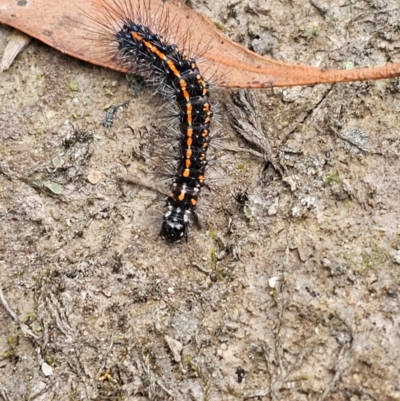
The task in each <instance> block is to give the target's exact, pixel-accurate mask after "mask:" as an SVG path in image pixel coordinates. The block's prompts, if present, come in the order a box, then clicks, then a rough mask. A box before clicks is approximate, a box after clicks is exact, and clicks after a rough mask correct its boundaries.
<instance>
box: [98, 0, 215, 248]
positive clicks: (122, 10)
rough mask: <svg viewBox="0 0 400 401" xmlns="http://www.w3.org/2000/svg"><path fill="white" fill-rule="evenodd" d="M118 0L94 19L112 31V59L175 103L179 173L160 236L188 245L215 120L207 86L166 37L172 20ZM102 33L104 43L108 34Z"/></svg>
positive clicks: (185, 53)
mask: <svg viewBox="0 0 400 401" xmlns="http://www.w3.org/2000/svg"><path fill="white" fill-rule="evenodd" d="M119 1H120V0H113V1H112V3H106V2H103V3H102V5H103V7H104V10H103V11H104V12H105V13H106V14H105V15H106V17H101V16H100V17H98V18H95V19H92V20H94V21H95V22H96V24H97V25H98V26H100V27H101V28H103V29H104V28H105V29H106V30H107V31H108V34H109V35H108V37H107V40H111V42H112V43H111V45H112V46H111V48H112V49H113V50H112V52H113V57H116V58H117V61H118V62H119V63H120V64H121V65H123V66H125V67H126V66H127V67H128V68H129V70H130V71H131V72H134V73H136V74H139V75H141V76H142V77H144V78H147V79H149V78H152V80H153V81H154V82H156V83H157V84H158V85H159V87H160V88H161V90H159V91H160V92H162V93H163V94H164V95H166V96H167V97H169V98H171V99H172V100H174V101H175V103H176V106H177V113H175V116H174V117H176V118H177V121H178V130H173V131H174V132H175V131H176V133H177V145H176V146H175V153H176V155H175V156H176V157H175V159H176V166H175V167H176V170H175V173H174V174H173V177H172V185H171V190H170V192H169V194H168V196H167V198H166V212H165V214H164V216H163V222H162V226H161V231H160V235H161V236H162V237H163V238H165V239H166V240H167V241H168V242H176V241H178V240H181V239H183V238H185V239H186V241H187V238H188V227H189V222H190V215H193V216H194V217H196V219H197V215H196V206H197V201H198V197H199V193H200V190H201V188H202V187H203V186H204V182H205V170H206V167H207V150H208V147H209V144H210V138H211V137H210V124H211V120H212V117H213V106H212V103H211V101H210V94H209V84H208V82H207V81H206V80H205V78H204V77H203V75H202V74H201V73H200V70H199V66H198V63H197V61H196V59H195V57H193V56H190V55H189V51H188V50H186V51H185V50H180V49H179V48H178V46H177V45H176V44H174V43H172V42H171V41H169V40H168V39H167V38H166V37H167V36H168V31H167V30H168V29H169V28H168V26H169V25H170V22H171V21H169V18H168V15H166V16H164V17H163V18H161V23H160V21H156V20H154V18H155V17H152V16H151V15H150V8H149V7H148V8H146V3H144V6H143V8H140V7H139V8H138V9H136V10H134V9H133V7H134V5H133V3H131V2H129V1H128V2H127V3H126V4H125V5H123V3H120V2H119ZM152 18H153V19H152ZM150 25H151V26H150ZM163 31H164V33H163ZM101 33H102V34H103V41H104V36H105V35H104V32H101ZM110 34H111V35H110Z"/></svg>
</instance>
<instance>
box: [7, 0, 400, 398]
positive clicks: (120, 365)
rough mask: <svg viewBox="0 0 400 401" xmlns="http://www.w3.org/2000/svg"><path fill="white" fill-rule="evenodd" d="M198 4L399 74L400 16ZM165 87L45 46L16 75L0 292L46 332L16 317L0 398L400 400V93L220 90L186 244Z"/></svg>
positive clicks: (19, 63)
mask: <svg viewBox="0 0 400 401" xmlns="http://www.w3.org/2000/svg"><path fill="white" fill-rule="evenodd" d="M193 7H194V8H195V9H196V10H197V11H199V12H203V13H206V14H207V15H208V16H209V17H210V18H211V19H212V20H213V21H215V22H217V23H218V25H219V26H220V28H221V29H223V30H224V32H225V33H226V35H228V36H229V37H231V38H232V39H233V40H236V41H239V42H240V43H242V44H243V45H244V46H247V47H249V48H251V49H253V50H255V51H257V52H259V53H261V54H264V55H267V56H271V57H273V58H275V59H278V60H283V61H287V62H293V63H302V64H309V65H314V66H320V67H325V68H351V67H352V66H354V67H368V66H376V65H381V64H384V63H386V62H389V61H393V60H396V59H397V61H398V60H399V51H400V22H399V21H400V8H399V4H398V0H385V1H384V0H365V1H362V0H340V1H339V0H335V1H328V0H310V1H308V0H307V1H306V0H286V1H282V0H269V1H264V0H259V1H242V2H240V1H238V2H230V3H229V4H228V5H227V4H226V3H225V2H224V1H221V2H217V1H215V2H214V1H213V2H211V1H209V2H195V1H193ZM9 31H10V30H9V28H8V27H5V26H2V27H0V46H1V52H2V51H3V49H4V46H5V37H6V35H7V34H8V32H9ZM153 92H154V89H152V88H151V87H146V86H145V85H143V84H142V83H141V82H140V81H138V80H135V79H130V80H129V81H128V80H127V78H126V77H125V76H124V75H122V74H119V73H116V72H112V71H107V70H105V69H101V68H98V67H94V66H92V65H89V64H86V63H83V62H80V61H78V60H75V59H72V58H70V57H67V56H64V55H62V54H61V53H59V52H57V51H56V50H53V49H51V48H48V47H46V46H45V45H42V44H41V43H39V42H37V41H32V42H31V44H30V45H29V47H27V48H26V49H25V50H24V51H23V53H22V54H20V55H19V57H18V58H17V59H16V61H15V62H14V64H13V66H12V67H11V69H10V70H8V71H7V72H4V73H3V74H2V75H1V76H0V104H1V107H0V141H1V142H0V154H1V158H0V217H1V226H0V238H1V240H0V267H1V268H0V283H1V286H2V289H3V292H4V297H5V298H6V299H7V301H8V303H9V305H10V307H11V308H13V309H14V310H15V311H16V313H17V315H18V316H19V318H20V319H21V321H22V322H24V323H25V324H26V326H25V328H29V329H30V330H31V335H29V334H24V333H23V332H22V331H21V327H20V326H19V325H18V324H17V323H16V322H15V321H14V320H13V319H12V318H11V316H10V314H9V313H8V312H7V311H6V309H5V308H3V307H0V322H1V324H0V355H1V356H2V357H1V361H0V372H1V376H0V383H1V384H0V395H1V397H2V398H3V399H4V401H17V400H37V401H38V400H40V401H47V400H60V401H61V400H130V401H133V400H138V401H139V400H140V401H141V400H143V401H144V400H179V401H180V400H182V401H186V400H188V401H192V400H196V401H200V400H210V401H211V400H226V401H230V400H351V401H357V400H399V399H400V299H399V290H398V289H399V287H400V275H399V274H398V271H399V269H400V202H399V200H400V185H399V176H400V158H399V156H400V129H399V127H400V117H399V113H398V111H399V109H400V80H399V79H394V80H382V81H376V82H363V83H355V84H342V85H341V84H337V85H319V86H315V87H296V88H285V89H266V90H260V91H253V92H238V91H229V90H224V89H214V90H213V92H212V95H213V98H214V99H215V101H218V102H219V104H220V111H219V115H220V123H217V124H216V125H215V126H214V131H215V132H218V133H219V135H218V136H219V138H218V139H216V140H215V141H214V142H213V143H212V144H213V145H214V146H213V147H212V152H213V153H212V155H210V156H211V159H212V162H211V167H210V168H209V170H208V178H209V183H210V187H211V190H210V191H207V190H204V191H203V192H202V194H201V198H200V205H199V215H200V218H201V221H202V228H200V229H197V228H196V227H192V228H191V230H190V233H189V241H188V243H184V242H183V243H180V244H174V245H171V244H168V243H166V242H165V241H164V240H163V239H161V238H160V237H159V236H158V233H159V229H160V212H161V210H162V207H163V197H162V196H160V194H159V193H157V191H154V190H152V189H151V188H155V189H158V190H159V191H161V192H165V191H166V189H165V188H166V186H165V183H163V181H162V179H161V178H160V177H159V176H158V175H157V174H154V172H153V164H152V160H153V158H152V157H149V155H150V156H151V154H152V150H154V148H155V147H157V146H159V143H160V142H159V141H155V140H154V138H156V137H158V136H160V133H161V131H162V126H163V120H162V118H160V115H161V116H162V115H163V111H160V101H159V100H157V97H158V96H157V95H154V94H153ZM123 104H124V106H121V107H119V108H117V109H116V112H115V113H114V115H113V114H112V113H111V112H110V109H109V108H110V106H118V105H123ZM161 104H162V103H161ZM235 105H236V106H235ZM237 106H239V110H237V108H236V107H237ZM107 110H108V111H107ZM240 110H242V111H243V114H240V115H238V113H239V112H240ZM112 116H113V117H114V118H112ZM234 116H238V118H237V119H236V120H235V118H234ZM112 119H114V121H112ZM105 121H106V122H107V123H108V125H111V126H110V127H104V126H103V125H102V122H105ZM234 121H236V123H237V124H242V125H243V126H244V130H245V131H246V133H247V138H246V139H245V138H243V136H242V135H240V133H238V132H237V129H235V124H234ZM106 125H107V124H106ZM257 135H258V137H259V138H261V144H262V145H263V146H264V150H265V147H268V143H269V146H270V150H271V153H272V155H273V156H274V158H275V161H276V162H275V165H278V167H279V166H282V172H283V174H282V175H281V174H280V173H279V172H278V171H277V169H274V168H272V163H266V161H265V160H264V159H263V157H259V156H258V155H257V153H259V154H261V156H262V155H263V153H265V152H264V150H263V149H261V148H260V147H259V146H257V144H256V141H257V139H256V138H255V136H257ZM258 141H259V142H260V139H258ZM163 146H164V147H165V148H166V147H167V146H168V145H165V144H164V145H163ZM93 171H95V172H100V174H101V179H100V181H98V182H97V183H95V184H92V183H90V182H89V181H90V180H92V181H93V178H92V175H93ZM89 173H90V174H89ZM130 181H135V182H139V181H140V182H144V183H145V184H147V185H148V187H145V186H143V185H137V184H134V183H132V182H130ZM25 331H26V330H25Z"/></svg>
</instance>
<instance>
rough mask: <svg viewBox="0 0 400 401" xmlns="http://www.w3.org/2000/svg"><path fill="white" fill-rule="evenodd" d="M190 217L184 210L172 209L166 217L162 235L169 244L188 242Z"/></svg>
mask: <svg viewBox="0 0 400 401" xmlns="http://www.w3.org/2000/svg"><path fill="white" fill-rule="evenodd" d="M188 226H189V217H188V215H187V212H186V211H185V210H184V209H181V208H179V207H177V208H170V209H169V210H168V211H167V213H165V215H164V220H163V223H162V226H161V232H160V235H162V236H163V237H164V238H165V239H166V240H167V241H168V242H176V241H179V240H181V239H182V238H185V239H186V240H187V233H188Z"/></svg>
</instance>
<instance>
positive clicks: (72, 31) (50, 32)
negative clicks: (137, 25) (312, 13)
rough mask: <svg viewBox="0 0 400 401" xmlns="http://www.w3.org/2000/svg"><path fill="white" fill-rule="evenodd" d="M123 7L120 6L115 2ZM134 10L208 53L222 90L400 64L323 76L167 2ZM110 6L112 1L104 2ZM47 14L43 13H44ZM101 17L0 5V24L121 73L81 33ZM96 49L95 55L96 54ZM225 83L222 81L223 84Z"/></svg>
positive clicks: (135, 5)
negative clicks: (166, 23) (253, 47)
mask: <svg viewBox="0 0 400 401" xmlns="http://www.w3.org/2000/svg"><path fill="white" fill-rule="evenodd" d="M118 1H122V0H118ZM129 1H130V3H128V4H129V5H128V6H125V7H131V8H132V9H133V10H137V9H145V10H146V13H148V15H151V16H152V19H155V18H159V17H160V16H161V17H162V16H164V17H165V15H169V19H170V21H172V23H171V24H172V27H171V28H170V29H171V31H173V32H174V33H175V35H174V36H175V37H177V38H181V42H182V43H179V40H178V45H180V47H185V46H184V44H185V38H188V32H189V36H190V43H191V45H192V46H193V45H194V46H195V47H197V48H199V49H206V52H205V62H204V76H205V77H206V78H208V77H216V79H215V80H216V84H217V85H218V86H223V87H242V88H263V87H273V86H295V85H311V84H316V83H335V82H351V81H363V80H370V79H382V78H391V77H396V76H400V63H389V64H386V65H384V66H381V67H375V68H364V69H353V70H323V69H320V68H315V67H308V66H303V65H292V64H287V63H283V62H279V61H275V60H272V59H270V58H267V57H263V56H260V55H258V54H256V53H253V52H251V51H250V50H248V49H246V48H244V47H242V46H241V45H239V44H237V43H235V42H233V41H231V40H229V39H228V38H226V37H225V36H224V35H223V34H222V33H221V32H220V31H219V30H218V29H217V28H216V27H215V25H214V24H213V23H212V22H211V21H210V20H209V19H208V18H206V17H205V16H204V15H201V14H197V13H196V12H194V11H193V10H191V9H189V8H188V7H186V6H185V5H184V4H181V3H180V2H179V1H178V0H170V1H168V2H165V3H163V4H164V6H163V7H162V8H161V7H160V1H159V0H129ZM107 2H108V3H110V2H112V0H107ZM43 10H46V12H43ZM99 14H100V15H101V14H103V16H104V4H103V3H102V0H90V1H81V0H69V1H64V0H58V1H57V0H20V1H15V0H1V5H0V21H1V22H3V23H5V24H8V25H11V26H13V27H14V28H17V29H19V30H21V31H23V32H24V33H26V34H28V35H30V36H33V37H35V38H37V39H39V40H41V41H42V42H44V43H46V44H48V45H49V46H52V47H54V48H56V49H58V50H60V51H61V52H63V53H66V54H69V55H71V56H73V57H77V58H79V59H82V60H85V61H88V62H90V63H93V64H97V65H100V66H104V67H108V68H112V69H117V70H121V71H124V69H123V68H121V67H120V66H119V65H118V63H117V62H116V61H115V60H114V61H113V60H112V59H110V58H109V57H107V54H106V52H105V51H103V52H101V51H102V50H103V49H101V46H100V47H99V45H98V43H96V41H95V40H93V38H92V39H91V38H90V36H92V37H93V35H90V33H89V32H87V30H85V27H86V28H88V27H90V26H93V21H91V19H90V17H88V16H96V15H99ZM182 45H183V46H182ZM95 49H97V50H95ZM221 77H224V78H221Z"/></svg>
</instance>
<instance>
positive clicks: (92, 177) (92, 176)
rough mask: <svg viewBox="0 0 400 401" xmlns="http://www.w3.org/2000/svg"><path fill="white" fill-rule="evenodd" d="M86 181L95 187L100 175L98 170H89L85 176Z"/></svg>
mask: <svg viewBox="0 0 400 401" xmlns="http://www.w3.org/2000/svg"><path fill="white" fill-rule="evenodd" d="M87 179H88V181H89V182H90V183H91V184H93V185H95V184H97V183H98V182H99V181H100V180H101V173H100V171H98V170H90V171H89V174H88V176H87Z"/></svg>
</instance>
